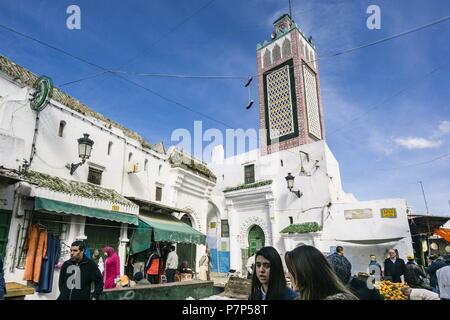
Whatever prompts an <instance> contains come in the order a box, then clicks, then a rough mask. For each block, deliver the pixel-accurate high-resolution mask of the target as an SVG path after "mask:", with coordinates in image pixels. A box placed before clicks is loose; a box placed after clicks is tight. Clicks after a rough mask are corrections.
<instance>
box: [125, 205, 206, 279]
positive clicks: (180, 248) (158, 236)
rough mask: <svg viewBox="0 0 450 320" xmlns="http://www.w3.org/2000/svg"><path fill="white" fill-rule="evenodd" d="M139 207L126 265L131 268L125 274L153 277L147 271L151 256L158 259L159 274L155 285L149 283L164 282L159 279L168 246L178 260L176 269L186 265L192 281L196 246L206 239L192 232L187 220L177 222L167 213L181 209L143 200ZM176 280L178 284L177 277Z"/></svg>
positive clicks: (195, 231) (148, 270) (203, 243)
mask: <svg viewBox="0 0 450 320" xmlns="http://www.w3.org/2000/svg"><path fill="white" fill-rule="evenodd" d="M134 201H136V199H135V200H134ZM138 203H139V205H140V215H139V225H138V227H137V228H136V229H135V230H133V232H132V236H131V239H130V248H129V253H130V258H129V261H130V262H131V263H132V264H133V265H134V268H130V269H129V270H128V275H129V276H130V277H132V276H133V275H134V273H135V272H137V271H143V272H144V273H145V274H147V275H149V274H150V273H153V272H151V271H150V265H151V263H150V262H151V259H153V257H154V256H153V255H157V256H158V257H159V258H160V265H159V271H158V274H157V275H156V281H152V283H155V284H158V283H161V282H163V281H164V277H162V275H163V274H164V269H165V264H166V259H167V255H168V252H169V251H170V250H169V248H170V246H172V245H173V246H175V248H176V253H177V256H178V268H180V267H181V264H182V262H183V261H187V265H188V267H189V268H190V269H191V270H192V271H193V277H192V278H194V277H195V276H194V275H195V266H196V246H197V245H205V244H206V235H204V234H202V233H201V232H199V231H197V230H195V229H194V228H192V227H191V226H190V225H189V223H187V221H186V219H181V220H179V219H177V218H176V217H174V216H173V215H172V214H170V213H169V212H171V213H173V212H182V210H181V209H177V208H171V207H167V206H160V205H158V204H155V203H152V202H149V201H144V200H140V201H138ZM136 266H137V267H136ZM153 275H154V274H153ZM192 278H191V279H192ZM176 279H177V280H181V278H180V277H177V278H176Z"/></svg>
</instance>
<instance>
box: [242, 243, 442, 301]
mask: <svg viewBox="0 0 450 320" xmlns="http://www.w3.org/2000/svg"><path fill="white" fill-rule="evenodd" d="M388 256H389V257H388V258H387V259H385V260H384V267H382V266H381V264H380V263H378V262H377V259H376V256H375V255H371V256H370V262H369V265H368V269H369V273H370V275H372V276H374V275H376V276H377V277H378V280H381V279H383V280H390V281H391V282H394V283H401V282H403V281H404V283H406V284H407V285H406V286H404V287H403V288H402V289H401V291H402V293H403V294H404V295H405V296H406V297H408V299H410V300H448V299H450V255H448V254H447V255H446V256H445V257H438V256H430V258H429V266H428V268H423V267H421V266H419V265H418V264H417V263H416V262H415V259H414V256H412V255H410V256H408V257H407V260H408V262H407V263H405V262H404V260H403V259H401V258H399V257H398V251H397V250H396V249H389V250H388ZM284 259H285V262H286V267H287V275H286V273H285V271H284V269H283V265H282V261H281V257H280V255H279V253H278V252H277V251H276V249H275V248H273V247H264V248H262V249H260V250H259V251H257V252H256V253H255V254H254V255H253V256H251V257H250V258H249V259H248V263H247V270H248V277H249V278H251V280H252V285H251V294H250V296H249V299H250V300H293V299H298V300H381V299H382V297H381V295H380V293H379V292H378V290H377V289H376V288H375V287H374V286H371V285H368V282H367V280H363V279H361V278H359V277H357V276H352V270H351V269H352V265H351V263H350V261H349V260H348V259H347V258H346V257H345V255H344V248H343V247H341V246H338V247H336V251H335V252H334V253H332V254H330V255H328V256H325V255H324V254H323V253H322V252H320V251H319V250H318V249H316V248H315V247H313V246H308V245H300V246H298V247H297V248H295V249H294V250H292V251H288V252H286V254H285V257H284ZM286 276H287V277H288V278H289V279H290V282H291V286H292V288H288V286H287V284H286ZM377 277H373V278H375V279H377ZM373 278H372V279H371V280H370V281H373V282H375V279H373ZM373 282H372V283H373ZM428 283H429V284H428Z"/></svg>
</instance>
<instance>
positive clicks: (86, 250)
mask: <svg viewBox="0 0 450 320" xmlns="http://www.w3.org/2000/svg"><path fill="white" fill-rule="evenodd" d="M84 255H85V256H86V257H88V258H89V259H91V247H89V244H86V248H85V249H84Z"/></svg>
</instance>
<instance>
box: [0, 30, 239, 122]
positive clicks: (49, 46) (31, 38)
mask: <svg viewBox="0 0 450 320" xmlns="http://www.w3.org/2000/svg"><path fill="white" fill-rule="evenodd" d="M0 27H1V28H3V29H6V30H8V31H11V32H13V33H15V34H18V35H20V36H22V37H25V38H27V39H29V40H32V41H35V42H37V43H39V44H41V45H43V46H46V47H48V48H50V49H53V50H55V51H57V52H60V53H62V54H64V55H67V56H69V57H71V58H73V59H76V60H78V61H82V62H84V63H86V64H89V65H91V66H94V67H96V68H98V69H101V70H103V72H102V73H109V72H111V71H110V70H108V69H106V68H104V67H102V66H100V65H98V64H96V63H93V62H90V61H87V60H85V59H83V58H80V57H77V56H75V55H73V54H71V53H70V52H67V51H65V50H63V49H59V48H57V47H55V46H52V45H50V44H48V43H46V42H44V41H41V40H39V39H36V38H34V37H31V36H28V35H26V34H24V33H21V32H19V31H16V30H14V29H11V28H9V27H6V26H4V25H2V24H0ZM112 74H113V75H115V76H116V77H118V78H119V79H122V80H123V81H125V82H128V83H130V84H132V85H134V86H136V87H139V88H141V89H143V90H145V91H147V92H149V93H151V94H153V95H155V96H157V97H159V98H161V99H163V100H165V101H167V102H170V103H173V104H175V105H178V106H179V107H182V108H183V109H186V110H188V111H191V112H193V113H195V114H197V115H200V116H202V117H204V118H206V119H208V120H211V121H213V122H216V123H218V124H221V125H223V126H225V127H227V128H230V129H233V127H232V126H230V125H228V124H226V123H225V122H223V121H221V120H217V119H214V118H212V117H211V116H209V115H207V114H205V113H202V112H200V111H197V110H195V109H193V108H191V107H189V106H187V105H185V104H183V103H181V102H178V101H176V100H174V99H171V98H168V97H166V96H163V95H161V94H159V93H157V92H156V91H154V90H152V89H149V88H147V87H145V86H143V85H141V84H139V83H137V82H135V81H133V80H130V79H128V78H126V77H124V76H122V75H120V74H116V73H112Z"/></svg>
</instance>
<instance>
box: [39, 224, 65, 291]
mask: <svg viewBox="0 0 450 320" xmlns="http://www.w3.org/2000/svg"><path fill="white" fill-rule="evenodd" d="M60 255H61V242H60V241H59V239H58V238H57V237H56V236H54V235H53V234H51V233H49V234H48V238H47V254H46V256H45V257H44V262H43V264H42V268H41V276H40V279H39V285H38V287H37V289H36V291H37V292H42V293H50V292H52V287H53V275H54V272H55V265H56V264H57V263H58V261H59V258H60Z"/></svg>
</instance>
